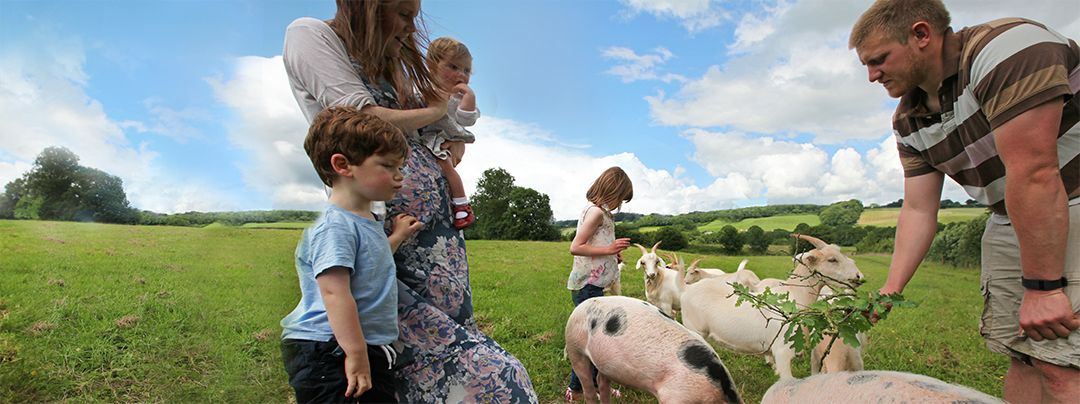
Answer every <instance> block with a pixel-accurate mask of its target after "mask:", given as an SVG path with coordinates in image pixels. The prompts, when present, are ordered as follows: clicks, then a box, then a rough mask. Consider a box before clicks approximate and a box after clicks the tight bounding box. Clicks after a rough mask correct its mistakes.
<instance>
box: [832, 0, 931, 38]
mask: <svg viewBox="0 0 1080 404" xmlns="http://www.w3.org/2000/svg"><path fill="white" fill-rule="evenodd" d="M919 21H926V22H927V23H929V24H930V26H931V27H932V28H933V29H934V31H935V32H937V33H944V32H945V30H947V29H949V24H950V23H951V21H952V19H951V18H950V17H949V10H947V9H945V4H943V3H942V2H941V0H877V1H875V2H874V4H873V5H871V6H870V8H869V9H867V10H866V11H865V12H863V14H862V15H861V16H859V19H858V21H855V25H854V26H853V27H852V28H851V36H849V37H848V49H852V48H858V47H859V46H861V45H862V44H863V42H864V41H866V40H867V39H868V38H869V37H870V36H871V35H873V34H874V33H878V32H880V33H883V34H885V35H886V36H887V37H888V38H890V39H893V40H896V41H900V43H902V44H906V43H907V40H908V36H909V35H911V26H912V25H914V24H915V23H916V22H919Z"/></svg>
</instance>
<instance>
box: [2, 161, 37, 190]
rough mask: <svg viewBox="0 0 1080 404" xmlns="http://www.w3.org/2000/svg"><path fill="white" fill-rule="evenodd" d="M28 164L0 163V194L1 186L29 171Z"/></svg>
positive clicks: (22, 162) (16, 162)
mask: <svg viewBox="0 0 1080 404" xmlns="http://www.w3.org/2000/svg"><path fill="white" fill-rule="evenodd" d="M30 168H31V165H30V163H27V162H24V161H14V162H10V163H9V162H4V161H0V192H4V188H3V185H5V184H7V183H9V182H11V181H15V180H16V179H18V178H19V177H22V175H23V173H25V172H27V171H30Z"/></svg>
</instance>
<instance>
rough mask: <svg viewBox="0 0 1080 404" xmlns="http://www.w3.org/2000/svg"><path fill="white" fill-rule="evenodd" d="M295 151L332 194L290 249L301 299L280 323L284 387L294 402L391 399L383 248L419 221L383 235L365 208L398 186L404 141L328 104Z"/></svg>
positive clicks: (389, 302) (390, 269) (391, 306)
mask: <svg viewBox="0 0 1080 404" xmlns="http://www.w3.org/2000/svg"><path fill="white" fill-rule="evenodd" d="M304 150H305V151H307V154H308V157H310V158H311V163H312V164H313V165H314V166H315V171H316V172H318V174H319V178H320V179H321V180H322V181H323V183H325V184H326V185H328V186H330V187H331V188H332V190H333V192H332V193H331V195H330V204H329V205H328V206H327V207H326V210H325V211H324V212H323V214H322V215H320V216H319V218H318V219H317V220H316V221H315V223H314V224H312V225H311V227H309V228H308V229H307V230H305V231H304V235H303V236H302V238H301V240H300V243H299V245H297V247H296V272H297V275H298V276H299V277H300V291H301V298H300V303H299V304H297V306H296V309H294V310H293V311H292V313H289V315H288V316H286V317H285V318H284V319H282V320H281V326H282V328H284V332H282V341H281V354H282V358H283V360H284V362H285V371H286V372H287V373H288V374H289V385H290V386H292V387H293V389H294V390H295V392H296V401H297V402H298V403H308V402H319V403H323V402H380V403H384V402H396V401H397V399H396V397H395V393H394V390H395V389H394V377H393V373H392V372H391V371H390V368H391V367H392V366H393V360H394V351H393V349H392V348H390V347H389V345H390V343H392V342H394V341H395V340H397V335H398V323H397V279H396V278H395V273H396V268H395V266H394V258H393V256H392V254H393V252H392V251H393V250H396V249H397V247H398V246H399V245H400V244H401V242H402V241H404V240H405V239H407V238H408V237H409V236H411V235H412V234H413V233H415V232H416V231H417V230H419V229H420V227H421V226H422V225H421V224H420V223H419V222H418V221H417V220H416V219H415V218H413V217H411V216H406V215H399V216H398V217H397V218H395V219H394V222H393V227H392V228H393V230H392V232H391V234H390V236H389V237H387V236H386V233H384V231H383V224H382V221H381V219H380V218H378V217H376V216H375V215H373V214H372V213H371V203H372V202H373V201H384V200H388V199H390V198H391V197H393V195H394V192H396V191H397V189H398V188H401V182H402V180H403V177H402V175H401V166H402V165H403V164H404V161H405V156H406V153H407V152H408V146H407V144H406V141H405V136H404V135H402V133H401V131H400V130H398V129H397V128H396V127H394V126H393V125H391V124H389V123H387V122H385V121H383V120H381V119H379V118H376V117H375V116H373V115H368V114H363V113H361V112H360V111H359V110H358V109H356V108H354V107H331V108H329V109H327V110H325V111H323V112H321V113H320V114H319V115H318V116H316V117H315V120H314V121H313V122H312V124H311V129H310V130H309V131H308V135H307V138H306V139H305V140H304Z"/></svg>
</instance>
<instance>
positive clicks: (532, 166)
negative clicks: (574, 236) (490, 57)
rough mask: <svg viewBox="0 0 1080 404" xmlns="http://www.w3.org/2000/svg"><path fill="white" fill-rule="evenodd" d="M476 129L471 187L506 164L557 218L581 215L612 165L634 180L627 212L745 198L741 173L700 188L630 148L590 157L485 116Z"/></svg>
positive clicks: (466, 173)
mask: <svg viewBox="0 0 1080 404" xmlns="http://www.w3.org/2000/svg"><path fill="white" fill-rule="evenodd" d="M473 129H475V130H474V131H473V132H474V133H476V134H477V141H476V143H474V144H471V145H469V146H468V147H467V148H466V152H465V158H464V160H463V161H462V163H461V164H460V165H459V166H458V173H459V174H461V177H462V179H463V181H464V183H465V184H466V192H467V193H468V194H470V195H471V194H472V193H474V192H475V190H476V189H475V186H476V182H477V181H478V180H479V179H480V177H481V175H482V173H483V171H484V170H486V169H489V168H495V167H501V168H503V169H505V170H506V171H507V172H509V173H510V174H511V175H513V176H514V178H515V183H516V184H517V185H519V186H523V187H528V188H532V189H535V190H537V191H539V192H542V193H545V194H547V195H548V196H549V197H550V198H551V208H552V210H553V212H554V214H555V217H556V218H557V219H577V218H578V216H579V215H580V213H581V209H582V208H583V207H584V206H585V204H586V203H587V202H586V201H585V191H586V190H588V188H589V186H590V185H591V184H592V182H593V180H595V179H596V177H597V176H598V175H600V173H601V172H603V171H604V170H605V169H607V168H608V167H611V166H619V167H622V168H623V169H624V170H626V172H627V174H628V175H629V176H630V178H631V180H632V181H633V182H634V190H635V191H634V200H633V201H631V202H630V203H629V204H627V205H626V206H624V208H623V210H624V211H628V212H642V213H652V212H657V213H669V214H670V213H683V212H689V211H693V210H715V209H722V208H729V207H733V206H734V204H735V202H737V201H739V200H741V199H744V198H746V195H747V194H748V193H749V188H748V185H747V184H748V181H747V180H746V179H745V178H743V177H741V176H731V177H726V178H721V179H717V180H715V181H714V182H713V183H712V184H711V185H710V186H708V187H705V188H700V187H698V186H696V185H694V184H693V182H692V181H690V180H689V179H686V178H683V177H682V176H681V170H679V169H676V172H675V173H672V172H669V171H667V170H658V169H653V168H650V167H647V166H646V165H645V164H644V163H643V162H642V161H641V160H640V159H638V157H637V156H635V155H633V154H631V153H618V154H613V155H607V156H591V155H588V154H586V153H584V152H583V151H581V150H579V149H574V148H568V147H565V146H561V145H552V144H543V143H538V142H533V141H529V140H527V139H529V138H530V137H531V133H532V132H536V131H540V130H539V129H537V128H536V127H535V126H534V125H525V124H521V123H518V122H514V121H510V120H506V119H500V118H497V117H490V116H485V117H483V118H481V119H480V120H479V121H478V122H477V124H476V126H475V127H474V128H473Z"/></svg>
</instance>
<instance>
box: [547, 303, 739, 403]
mask: <svg viewBox="0 0 1080 404" xmlns="http://www.w3.org/2000/svg"><path fill="white" fill-rule="evenodd" d="M565 352H566V356H567V358H569V359H570V363H571V364H572V365H573V368H574V373H576V374H577V375H578V377H580V378H581V384H582V387H583V389H584V398H585V401H586V402H588V403H595V402H596V401H597V399H598V398H599V400H600V402H602V403H607V402H609V401H610V400H611V384H610V383H611V382H612V381H614V382H617V383H619V384H622V385H624V386H627V387H631V388H634V389H637V390H641V391H645V392H648V393H649V394H652V395H653V396H654V397H656V399H657V400H658V401H659V402H660V403H738V402H741V400H740V399H739V394H738V391H737V390H736V388H735V384H734V382H733V381H732V380H731V376H730V373H729V372H728V370H727V368H726V367H724V363H723V362H721V361H720V358H719V357H718V356H717V355H716V351H714V350H713V349H712V347H711V346H709V344H708V343H707V342H705V340H704V339H702V338H701V337H700V336H698V335H697V334H694V333H693V332H691V331H690V330H688V329H686V327H683V326H682V324H679V323H678V322H676V321H675V320H672V319H671V318H670V317H668V316H666V315H665V314H663V313H662V312H661V311H660V309H659V308H657V307H656V306H653V305H651V304H649V303H648V302H645V301H642V300H638V299H634V298H630V297H625V296H603V297H595V298H592V299H589V300H586V301H585V302H583V303H581V304H580V305H578V306H577V307H576V308H575V309H574V312H573V313H571V314H570V318H569V319H568V320H567V321H566V350H565ZM593 367H595V368H596V370H597V373H598V374H597V377H598V379H597V380H596V384H597V385H596V386H594V385H593V377H592V368H593ZM597 387H599V390H597Z"/></svg>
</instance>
